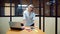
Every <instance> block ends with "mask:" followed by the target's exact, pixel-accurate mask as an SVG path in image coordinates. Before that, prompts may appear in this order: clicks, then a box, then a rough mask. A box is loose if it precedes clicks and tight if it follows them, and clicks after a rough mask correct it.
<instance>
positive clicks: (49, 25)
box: [0, 17, 60, 34]
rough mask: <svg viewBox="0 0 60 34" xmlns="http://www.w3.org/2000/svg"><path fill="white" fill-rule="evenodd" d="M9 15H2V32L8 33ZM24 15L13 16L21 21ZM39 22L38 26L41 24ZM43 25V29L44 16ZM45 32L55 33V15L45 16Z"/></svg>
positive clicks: (0, 19) (0, 27)
mask: <svg viewBox="0 0 60 34" xmlns="http://www.w3.org/2000/svg"><path fill="white" fill-rule="evenodd" d="M9 19H10V18H9V17H0V34H6V32H7V31H8V30H9V27H10V26H9V21H10V20H9ZM22 20H23V19H22V17H13V19H12V21H13V22H21V21H22ZM36 21H37V23H38V24H39V18H38V17H36ZM38 24H37V26H39V25H38ZM41 27H42V30H43V17H41ZM45 33H46V34H55V18H54V17H45ZM58 34H60V18H58Z"/></svg>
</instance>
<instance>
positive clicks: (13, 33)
mask: <svg viewBox="0 0 60 34" xmlns="http://www.w3.org/2000/svg"><path fill="white" fill-rule="evenodd" d="M36 30H37V31H38V32H36V31H34V30H33V31H31V32H28V31H27V30H22V31H16V30H9V31H8V32H7V33H6V34H45V32H43V31H42V30H39V29H36Z"/></svg>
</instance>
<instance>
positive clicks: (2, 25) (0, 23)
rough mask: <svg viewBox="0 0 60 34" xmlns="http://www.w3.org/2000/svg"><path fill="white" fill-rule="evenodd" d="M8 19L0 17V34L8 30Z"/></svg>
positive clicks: (4, 33)
mask: <svg viewBox="0 0 60 34" xmlns="http://www.w3.org/2000/svg"><path fill="white" fill-rule="evenodd" d="M9 21H10V18H9V17H0V34H6V32H7V31H8V30H9Z"/></svg>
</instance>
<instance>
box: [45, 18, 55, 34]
mask: <svg viewBox="0 0 60 34" xmlns="http://www.w3.org/2000/svg"><path fill="white" fill-rule="evenodd" d="M45 32H46V34H55V18H54V17H45Z"/></svg>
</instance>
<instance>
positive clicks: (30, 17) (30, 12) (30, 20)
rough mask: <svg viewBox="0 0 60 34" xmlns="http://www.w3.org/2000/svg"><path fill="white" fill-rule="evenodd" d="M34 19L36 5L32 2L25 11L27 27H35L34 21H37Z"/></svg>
mask: <svg viewBox="0 0 60 34" xmlns="http://www.w3.org/2000/svg"><path fill="white" fill-rule="evenodd" d="M34 20H35V13H34V6H33V5H32V4H31V5H29V6H28V8H27V9H26V10H25V11H24V12H23V21H24V26H27V27H31V26H33V27H34V23H35V22H34ZM24 26H23V27H24Z"/></svg>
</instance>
